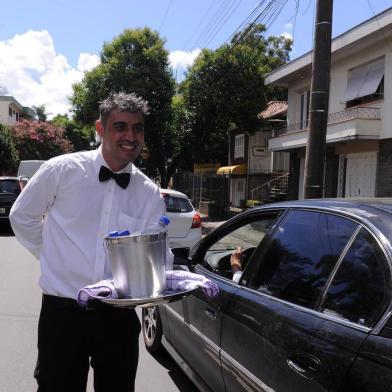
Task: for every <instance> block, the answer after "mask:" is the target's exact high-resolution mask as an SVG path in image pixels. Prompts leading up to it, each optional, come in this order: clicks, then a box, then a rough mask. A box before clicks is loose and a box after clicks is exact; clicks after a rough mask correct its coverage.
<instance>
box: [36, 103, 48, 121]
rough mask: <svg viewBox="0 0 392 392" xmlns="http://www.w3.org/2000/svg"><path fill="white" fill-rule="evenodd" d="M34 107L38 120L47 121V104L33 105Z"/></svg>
mask: <svg viewBox="0 0 392 392" xmlns="http://www.w3.org/2000/svg"><path fill="white" fill-rule="evenodd" d="M33 109H34V110H35V112H36V113H37V117H38V121H46V119H47V117H48V116H47V114H46V107H45V105H40V106H33Z"/></svg>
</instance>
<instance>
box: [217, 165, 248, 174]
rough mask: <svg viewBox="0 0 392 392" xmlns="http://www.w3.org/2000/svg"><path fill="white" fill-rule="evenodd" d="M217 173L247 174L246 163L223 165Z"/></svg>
mask: <svg viewBox="0 0 392 392" xmlns="http://www.w3.org/2000/svg"><path fill="white" fill-rule="evenodd" d="M216 174H246V165H234V166H222V167H220V168H219V169H218V170H217V171H216Z"/></svg>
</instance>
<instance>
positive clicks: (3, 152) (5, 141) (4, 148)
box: [0, 124, 19, 174]
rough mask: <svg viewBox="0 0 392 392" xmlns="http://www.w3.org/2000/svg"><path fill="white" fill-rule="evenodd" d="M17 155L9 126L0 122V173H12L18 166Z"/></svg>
mask: <svg viewBox="0 0 392 392" xmlns="http://www.w3.org/2000/svg"><path fill="white" fill-rule="evenodd" d="M18 161H19V156H18V152H17V151H16V148H15V144H14V141H13V139H12V136H11V132H10V130H9V128H7V127H6V126H5V125H3V124H0V174H7V173H12V172H13V171H15V170H16V168H17V166H18Z"/></svg>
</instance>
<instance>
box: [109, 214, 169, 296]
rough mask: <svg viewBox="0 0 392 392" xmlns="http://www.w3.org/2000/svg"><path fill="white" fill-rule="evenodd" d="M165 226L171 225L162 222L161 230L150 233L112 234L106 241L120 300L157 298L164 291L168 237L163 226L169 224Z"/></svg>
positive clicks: (155, 228)
mask: <svg viewBox="0 0 392 392" xmlns="http://www.w3.org/2000/svg"><path fill="white" fill-rule="evenodd" d="M165 218H166V217H165ZM166 219H167V218H166ZM161 221H162V219H161ZM164 222H167V223H168V221H166V220H163V222H162V223H161V225H160V226H157V227H149V228H148V230H147V232H146V231H145V232H142V233H135V234H129V235H120V234H118V235H115V234H114V233H110V235H108V236H106V237H105V244H106V248H107V250H108V256H109V260H110V263H111V266H112V273H113V281H114V286H115V288H116V290H117V293H118V295H119V298H150V297H157V296H159V295H160V293H161V292H163V291H164V290H165V288H166V275H165V264H166V236H167V233H166V230H163V227H162V226H163V225H164V224H167V223H164ZM154 226H155V225H154Z"/></svg>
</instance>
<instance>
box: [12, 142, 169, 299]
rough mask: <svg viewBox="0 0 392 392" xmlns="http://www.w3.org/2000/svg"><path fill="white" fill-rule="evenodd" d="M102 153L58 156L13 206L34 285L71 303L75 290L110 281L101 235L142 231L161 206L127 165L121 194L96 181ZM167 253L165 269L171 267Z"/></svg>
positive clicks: (112, 185) (14, 225)
mask: <svg viewBox="0 0 392 392" xmlns="http://www.w3.org/2000/svg"><path fill="white" fill-rule="evenodd" d="M101 165H104V166H107V167H109V166H108V165H107V163H106V162H105V161H104V159H103V156H102V152H101V149H100V148H99V149H98V150H94V151H85V152H78V153H73V154H66V155H61V156H58V157H55V158H52V159H50V160H49V161H47V162H45V163H44V164H43V165H42V166H41V168H40V169H39V171H38V172H37V173H36V174H35V175H34V176H33V177H32V178H31V180H30V181H29V182H28V184H27V186H26V188H25V189H24V190H23V192H21V194H20V196H19V197H18V198H17V200H16V202H15V203H14V205H13V207H12V209H11V212H10V221H11V225H12V228H13V230H14V232H15V235H16V238H17V239H18V240H19V241H20V242H21V243H22V244H23V245H24V246H25V247H26V248H27V249H28V250H30V251H31V252H32V253H33V255H34V256H35V257H37V258H39V260H40V263H41V277H40V280H39V285H40V287H41V288H42V290H43V292H44V293H46V294H50V295H56V296H60V297H66V298H73V299H76V297H77V293H78V290H79V289H80V288H82V287H84V286H86V285H89V284H93V283H96V282H98V281H100V280H102V279H107V278H110V277H111V275H112V274H111V267H110V261H109V260H108V257H107V252H106V250H105V247H104V239H103V238H104V236H105V235H107V234H108V233H109V232H111V231H120V230H127V229H128V230H130V231H131V232H134V231H141V230H143V229H144V228H145V227H148V226H150V225H152V224H155V223H157V222H158V221H159V218H160V217H161V215H163V214H164V213H165V204H164V201H163V198H162V196H161V194H160V191H159V188H158V186H157V185H155V184H154V183H153V182H152V181H151V180H150V179H149V178H148V177H146V176H145V175H144V174H143V173H142V172H141V171H140V170H138V169H137V168H136V167H135V166H134V165H133V164H132V163H130V164H129V165H128V166H127V167H126V168H124V169H123V170H121V172H129V173H131V179H130V183H129V185H128V187H127V188H126V189H122V188H121V187H120V186H118V185H117V184H116V182H115V181H114V180H113V179H110V180H108V181H105V182H99V180H98V173H99V169H100V167H101ZM172 262H173V255H172V254H171V252H170V250H168V252H167V255H166V269H171V268H172Z"/></svg>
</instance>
